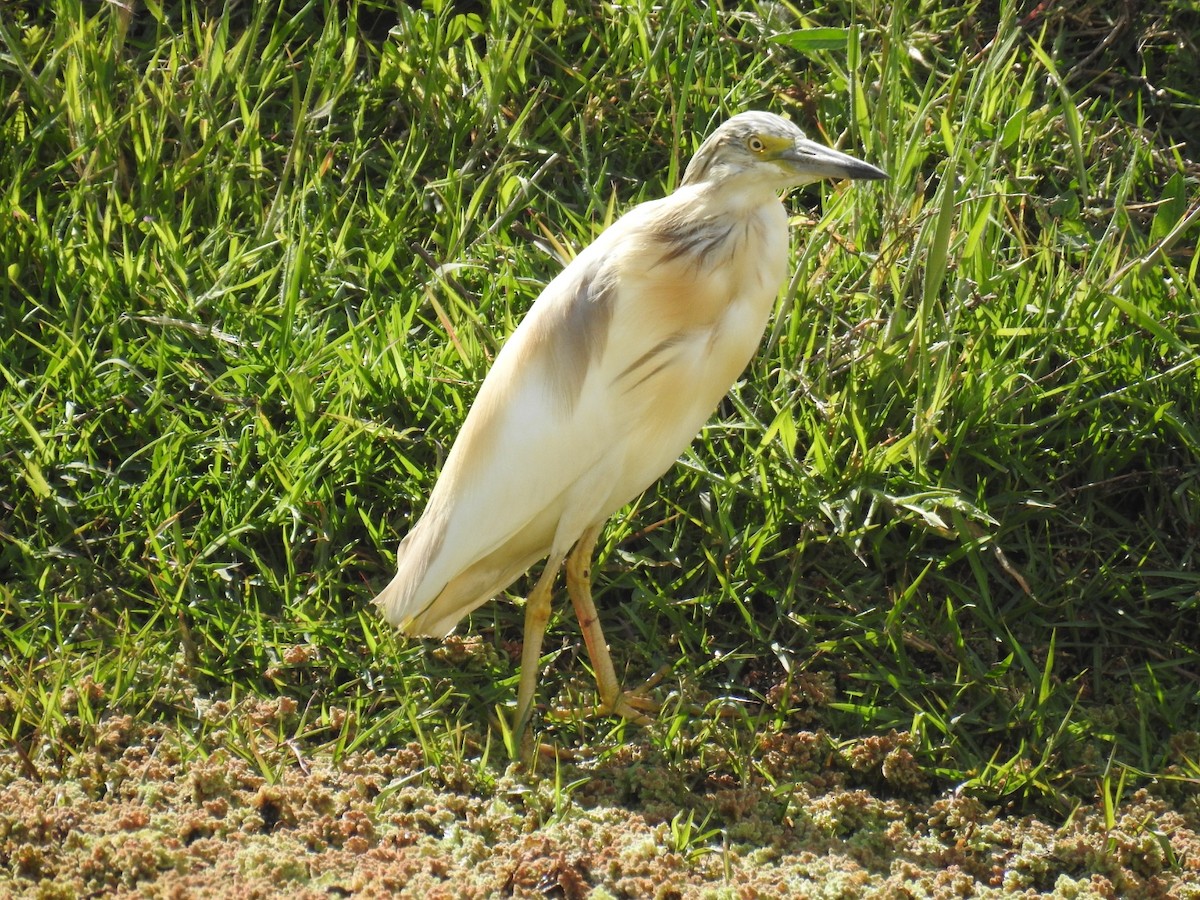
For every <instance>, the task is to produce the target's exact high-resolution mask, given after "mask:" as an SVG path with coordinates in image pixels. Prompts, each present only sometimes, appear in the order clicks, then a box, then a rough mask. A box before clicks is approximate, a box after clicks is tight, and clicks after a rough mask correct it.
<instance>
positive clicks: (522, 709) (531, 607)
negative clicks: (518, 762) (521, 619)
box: [513, 554, 563, 757]
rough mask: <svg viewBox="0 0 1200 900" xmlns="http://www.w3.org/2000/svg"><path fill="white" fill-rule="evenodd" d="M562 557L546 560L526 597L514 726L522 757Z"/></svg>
mask: <svg viewBox="0 0 1200 900" xmlns="http://www.w3.org/2000/svg"><path fill="white" fill-rule="evenodd" d="M562 560H563V558H562V554H558V555H557V556H551V557H550V558H549V559H548V560H546V568H545V569H543V570H542V574H541V577H540V578H538V580H537V584H535V585H534V586H533V590H532V591H531V592H530V594H529V597H528V598H526V600H525V645H524V646H523V647H522V648H521V681H520V684H519V686H518V687H517V717H516V720H515V723H514V726H513V734H514V736H515V737H516V739H517V741H518V742H519V743H520V745H521V747H522V748H523V749H522V754H521V755H522V756H523V757H527V756H528V750H529V748H528V747H527V746H526V737H527V736H528V732H529V719H530V717H531V716H532V715H533V695H534V692H535V691H536V690H537V678H538V668H539V667H540V664H541V661H542V639H543V638H544V637H545V636H546V623H547V622H549V621H550V597H551V594H552V592H553V591H554V579H555V578H556V577H557V576H558V569H559V566H561V565H562Z"/></svg>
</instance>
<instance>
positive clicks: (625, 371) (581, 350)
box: [375, 112, 887, 740]
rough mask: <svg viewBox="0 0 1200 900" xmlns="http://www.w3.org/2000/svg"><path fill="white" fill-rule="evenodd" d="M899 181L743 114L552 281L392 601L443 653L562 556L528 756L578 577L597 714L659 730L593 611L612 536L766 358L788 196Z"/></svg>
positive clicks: (578, 606) (504, 352)
mask: <svg viewBox="0 0 1200 900" xmlns="http://www.w3.org/2000/svg"><path fill="white" fill-rule="evenodd" d="M886 177H887V176H886V175H885V174H884V173H883V172H882V171H880V170H879V169H877V168H875V167H874V166H871V165H868V164H867V163H864V162H861V161H859V160H857V159H855V158H853V157H851V156H848V155H846V154H845V153H841V152H839V151H837V150H832V149H830V148H829V147H826V146H824V145H822V144H819V143H816V142H815V141H811V140H809V139H808V138H806V137H805V136H804V134H803V132H801V131H800V129H799V128H797V127H796V126H795V125H794V124H792V123H791V122H790V121H788V120H787V119H784V118H782V117H780V116H777V115H774V114H771V113H766V112H745V113H741V114H740V115H736V116H734V117H733V118H731V119H729V120H728V121H727V122H725V123H724V124H723V125H721V126H720V127H719V128H718V129H717V130H716V131H714V132H713V133H712V134H711V135H710V136H709V137H708V139H707V140H705V141H704V143H703V144H701V146H700V149H699V150H698V151H697V152H696V155H695V156H694V157H693V158H692V160H691V162H690V163H689V165H688V167H687V170H686V172H685V173H684V176H683V181H682V183H681V184H680V185H679V188H678V189H677V190H676V191H675V192H674V193H672V194H670V195H669V196H667V197H664V198H662V199H661V200H652V201H649V202H646V203H642V204H641V205H639V206H636V207H634V208H633V209H632V210H630V211H629V212H628V213H626V214H625V215H624V216H622V217H621V218H620V219H618V220H617V221H616V222H615V223H613V224H612V225H611V226H610V227H609V228H608V229H606V230H605V231H604V232H602V233H601V234H600V236H599V237H597V238H596V240H595V241H594V242H593V243H592V244H591V245H590V246H588V247H587V248H586V249H585V250H583V251H582V252H581V253H580V254H579V255H578V256H577V257H576V258H575V259H574V260H573V261H572V262H571V263H570V265H568V266H567V267H566V268H565V269H564V270H563V271H562V272H561V273H560V274H559V275H558V276H557V277H556V278H555V279H554V280H553V281H551V282H550V284H549V285H547V286H546V289H545V290H544V291H542V293H541V296H539V297H538V298H537V300H536V301H535V302H534V304H533V306H532V308H531V309H530V310H529V313H528V314H527V315H526V316H525V318H524V320H523V321H522V322H521V324H520V326H519V327H518V328H517V330H516V331H515V332H513V334H512V336H511V337H510V338H509V339H508V341H507V342H506V343H505V344H504V346H503V348H502V349H501V351H500V353H499V354H497V356H496V361H495V364H494V365H493V366H492V368H491V371H490V372H489V373H488V375H487V377H486V378H485V379H484V382H483V386H482V387H481V388H480V390H479V394H478V396H477V397H476V399H475V403H474V405H473V406H472V407H471V410H470V412H469V413H468V415H467V419H466V422H465V423H464V424H463V427H462V431H461V432H460V433H459V435H458V438H457V440H456V441H455V442H454V446H453V447H452V449H451V451H450V455H449V457H448V458H447V459H446V464H445V467H444V469H443V470H442V474H441V477H440V478H439V479H438V481H437V483H436V485H435V486H434V489H433V493H432V494H431V495H430V498H429V503H428V505H427V506H426V508H425V512H424V514H423V515H422V516H421V518H420V520H419V521H418V522H417V524H416V525H415V526H413V528H412V530H411V531H410V532H409V533H408V535H407V536H406V537H405V538H404V539H403V540H402V541H401V543H400V549H399V551H398V571H397V573H396V577H395V578H394V579H392V581H391V583H390V584H388V586H387V587H385V588H384V589H383V591H382V592H381V593H380V594H379V596H378V597H376V598H375V603H376V604H378V606H379V607H380V609H381V610H382V612H383V615H384V616H385V617H386V618H387V620H388V621H389V622H391V623H393V624H394V625H396V626H398V627H399V629H400V631H401V632H403V633H404V634H408V635H426V636H432V637H444V636H446V635H447V634H449V632H450V631H452V630H453V629H454V627H455V625H456V624H457V623H458V621H459V620H460V619H462V618H463V616H465V615H467V613H469V612H471V611H472V610H474V609H475V608H476V607H478V606H480V605H482V604H484V603H486V602H487V601H488V600H491V599H492V598H493V597H495V596H496V595H497V594H499V593H500V592H501V591H503V590H504V589H505V588H506V587H508V586H509V585H510V584H511V583H512V582H513V581H514V580H515V579H516V578H518V577H519V576H520V575H521V574H522V573H524V572H525V571H526V570H527V569H529V568H530V567H531V566H533V565H534V563H536V562H537V561H538V560H540V559H542V558H546V564H545V568H544V569H543V570H542V572H541V575H540V577H539V578H538V580H537V582H536V584H535V585H534V588H533V591H532V592H531V593H530V594H529V596H528V598H527V600H526V604H525V635H524V637H525V643H524V647H523V649H522V653H521V681H520V686H519V688H518V691H517V710H516V717H515V720H514V733H515V734H516V735H517V736H518V740H520V739H522V738H523V737H524V735H525V731H526V728H527V727H528V724H529V719H530V715H531V712H532V710H533V701H534V692H535V687H536V683H537V673H538V665H539V660H540V657H541V648H542V638H543V636H544V635H545V631H546V622H547V620H548V619H549V616H550V604H551V594H552V592H553V588H554V582H555V579H556V577H557V574H558V570H559V569H560V568H562V567H563V563H564V561H565V562H566V582H567V592H568V594H569V595H570V597H571V602H572V604H573V605H574V607H575V612H576V614H577V615H578V617H579V624H580V627H581V629H582V631H583V638H584V641H585V643H586V645H587V650H588V655H589V656H590V657H591V660H592V667H593V669H594V670H595V676H596V683H597V687H598V690H599V694H600V704H599V710H600V711H601V712H603V713H609V714H615V715H620V716H623V717H625V718H627V719H631V720H634V721H638V722H645V721H646V720H647V717H646V715H645V713H644V710H646V709H648V708H650V707H651V706H652V705H651V704H649V703H648V702H646V700H645V698H643V697H642V696H640V695H638V694H636V693H633V692H631V693H625V692H623V691H622V688H621V685H620V682H619V680H618V679H617V675H616V672H615V670H614V668H613V663H612V659H611V657H610V656H609V651H608V645H607V644H606V643H605V640H604V634H603V632H602V631H601V627H600V621H599V619H598V617H597V614H596V607H595V604H594V603H593V602H592V594H591V570H590V565H591V558H592V551H593V549H594V547H595V544H596V539H597V537H598V536H599V534H600V529H601V528H602V527H603V525H604V522H605V520H606V519H607V518H608V517H609V516H610V515H612V513H613V512H615V511H616V510H618V509H620V508H621V507H622V506H624V505H625V504H627V503H629V502H630V501H631V500H633V499H634V498H636V497H637V496H638V495H639V494H640V493H641V492H642V491H644V490H645V489H646V488H647V487H649V486H650V485H651V484H652V483H653V482H654V481H655V479H657V478H658V477H659V476H660V475H662V474H663V473H664V472H665V471H666V470H667V469H668V468H669V467H670V466H671V464H672V463H673V462H674V461H675V460H676V458H677V457H678V456H679V455H680V453H681V452H682V451H683V450H684V448H685V447H686V446H687V445H688V443H689V442H690V441H691V440H692V438H693V437H695V435H696V433H697V432H698V431H699V430H700V428H701V427H702V426H703V425H704V422H705V421H706V420H707V419H708V417H709V416H710V415H712V412H713V410H714V409H716V406H717V404H718V403H719V402H720V400H721V398H722V397H723V396H724V395H725V393H726V392H727V391H728V390H729V388H730V387H731V386H732V385H733V382H734V380H735V379H736V378H737V377H738V375H739V374H740V373H741V371H742V370H743V369H744V368H745V367H746V364H747V363H748V362H749V361H750V358H751V356H752V355H753V354H754V351H755V348H756V347H757V346H758V344H759V341H760V340H761V339H762V335H763V331H764V330H765V328H766V324H767V319H768V316H769V314H770V312H771V308H772V306H773V305H774V302H775V298H776V296H777V295H778V293H779V289H780V287H781V285H782V284H783V282H784V280H785V278H786V276H787V271H788V218H787V213H786V211H785V210H784V206H783V203H782V202H781V200H780V195H781V194H782V193H783V192H784V191H786V190H788V189H789V188H792V187H795V186H797V185H802V184H807V183H809V182H813V181H817V180H820V179H824V178H831V179H841V178H858V179H879V178H886Z"/></svg>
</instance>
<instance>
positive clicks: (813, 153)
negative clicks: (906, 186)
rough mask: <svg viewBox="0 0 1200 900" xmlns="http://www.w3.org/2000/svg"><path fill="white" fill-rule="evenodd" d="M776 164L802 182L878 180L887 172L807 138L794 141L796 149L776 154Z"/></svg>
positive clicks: (885, 176) (885, 175) (791, 148)
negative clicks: (853, 179)
mask: <svg viewBox="0 0 1200 900" xmlns="http://www.w3.org/2000/svg"><path fill="white" fill-rule="evenodd" d="M779 162H780V163H781V164H782V165H783V166H784V168H786V169H787V170H788V171H790V172H792V173H793V174H795V175H796V176H797V177H798V178H801V179H803V180H804V182H809V181H818V180H819V179H822V178H833V179H840V178H859V179H866V180H869V181H878V180H880V179H883V178H887V177H888V176H887V173H886V172H884V171H883V170H882V169H877V168H875V167H874V166H873V165H871V164H870V163H865V162H863V161H862V160H860V159H855V158H854V157H853V156H850V155H849V154H846V153H842V152H841V151H840V150H834V149H833V148H832V147H826V146H825V145H824V144H818V143H817V142H816V141H810V140H809V139H808V138H801V139H800V140H798V141H796V143H795V146H793V147H789V148H788V149H787V150H784V151H783V153H781V154H780V155H779Z"/></svg>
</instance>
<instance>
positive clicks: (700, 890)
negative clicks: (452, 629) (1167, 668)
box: [0, 702, 1200, 898]
mask: <svg viewBox="0 0 1200 900" xmlns="http://www.w3.org/2000/svg"><path fill="white" fill-rule="evenodd" d="M229 712H230V711H229V710H228V709H225V710H224V711H223V713H224V714H228V713H229ZM240 712H241V716H240V718H239V721H241V722H243V723H247V722H249V723H252V724H254V725H257V726H258V727H259V728H260V730H259V731H258V732H255V731H254V730H253V728H249V729H247V730H246V731H245V732H244V733H243V734H242V737H241V738H240V739H238V738H237V737H236V736H235V735H231V734H224V735H222V734H217V733H213V734H210V735H208V738H206V741H209V742H210V743H213V744H216V745H218V746H226V747H240V748H241V749H242V750H243V751H244V752H238V753H231V752H229V751H228V750H216V751H211V750H208V749H205V746H204V742H201V741H198V740H197V738H196V736H195V735H193V734H186V733H183V732H180V731H173V730H170V729H167V728H164V727H162V726H158V725H154V726H143V725H140V724H138V723H137V722H136V721H135V720H134V719H133V718H131V717H129V716H113V717H111V718H109V719H107V720H102V721H101V722H100V723H98V724H96V725H94V726H91V727H90V728H87V727H83V726H80V728H79V731H80V738H81V740H80V744H79V745H80V746H83V745H86V746H88V747H89V749H86V750H82V751H80V750H76V749H71V747H70V746H68V745H67V744H66V743H63V742H58V743H56V744H47V745H46V746H41V747H27V746H22V745H11V746H9V747H6V748H4V749H3V750H2V751H0V896H4V897H10V896H11V897H46V898H49V897H56V898H57V897H97V896H116V897H163V898H168V897H169V898H189V897H197V898H199V897H204V898H210V897H214V898H215V897H236V898H254V897H263V898H267V897H289V898H317V897H323V898H324V897H356V898H373V897H391V896H411V897H428V898H450V897H492V896H517V897H545V896H550V897H567V898H576V897H593V898H608V897H637V898H642V897H656V898H676V897H680V898H682V897H730V898H754V897H812V898H859V897H864V898H866V897H877V898H896V897H935V898H951V897H955V898H957V897H1041V896H1052V897H1063V898H1085V897H1088V898H1090V897H1103V898H1115V897H1129V898H1159V897H1163V898H1200V837H1198V834H1200V792H1198V791H1197V790H1196V787H1195V785H1192V784H1191V783H1189V782H1186V781H1167V782H1161V783H1155V784H1150V785H1148V786H1143V787H1140V788H1137V789H1131V790H1130V791H1129V792H1128V794H1127V795H1126V796H1124V797H1123V798H1121V802H1120V803H1119V805H1118V806H1116V808H1113V809H1110V810H1109V811H1108V813H1107V814H1106V812H1105V810H1104V809H1103V806H1102V805H1097V806H1089V805H1081V806H1079V807H1078V808H1077V809H1076V810H1075V812H1074V813H1073V814H1070V813H1068V814H1065V815H1051V814H1044V815H1042V816H1038V815H1033V814H1023V815H1017V814H1014V813H1012V812H1006V811H1005V810H1004V809H1002V808H1001V807H998V806H992V805H989V804H988V803H985V802H983V801H981V800H980V799H977V798H975V797H973V796H970V795H969V794H968V793H966V792H957V793H956V792H955V791H954V790H948V789H939V788H936V787H932V786H930V785H929V784H928V783H927V780H926V779H925V777H924V776H923V775H922V773H921V772H920V770H919V769H918V768H917V766H916V765H915V764H914V761H913V759H912V756H911V754H910V753H909V752H908V750H907V742H908V739H907V737H906V736H905V735H903V734H892V735H889V736H884V737H876V738H869V739H865V740H862V741H859V742H856V743H851V744H849V745H847V744H844V743H839V742H835V741H832V740H831V739H830V738H829V736H828V735H825V734H823V733H821V732H819V731H818V732H810V731H796V732H794V733H773V734H764V735H762V736H761V737H760V738H759V739H758V744H757V746H756V747H755V748H754V752H753V753H752V754H751V758H750V759H749V760H748V762H749V764H748V765H742V764H738V763H737V760H735V759H733V758H732V756H731V757H730V759H729V760H728V765H726V766H720V765H714V759H717V758H716V757H714V755H713V753H712V752H711V751H709V752H707V753H706V754H705V759H704V762H703V765H700V764H699V763H698V762H697V756H696V755H695V754H691V753H688V752H686V749H685V751H684V752H680V753H678V754H675V755H673V756H672V757H671V758H669V759H668V758H665V757H663V756H662V753H661V751H655V750H652V749H650V748H649V746H647V745H638V744H630V745H626V746H623V747H620V748H616V749H613V748H609V749H607V750H600V749H597V748H585V749H584V750H583V751H582V752H580V753H578V754H577V756H576V758H575V760H574V761H571V762H563V761H561V760H560V761H559V763H558V764H557V765H556V764H555V763H554V761H552V760H545V759H544V760H542V761H541V762H540V768H539V770H538V771H537V772H536V773H535V774H534V775H533V776H530V775H528V774H526V773H523V772H522V771H521V770H520V769H519V768H518V767H516V766H510V767H509V768H507V769H505V768H504V767H503V765H501V764H499V763H496V762H489V763H486V764H481V763H479V761H478V760H476V759H471V758H469V756H468V757H465V758H462V759H460V760H458V761H457V762H447V761H445V760H443V761H441V762H440V763H437V764H431V763H430V761H429V760H428V759H427V758H426V755H425V753H424V752H423V751H422V749H421V747H420V746H418V745H415V744H414V745H411V746H407V747H403V748H399V749H395V750H390V751H387V752H376V751H368V752H351V753H347V754H344V755H343V756H342V757H341V758H340V759H339V760H337V761H336V762H335V761H334V760H333V756H332V754H329V753H323V754H319V755H309V754H306V753H305V752H304V751H303V749H302V748H300V747H298V746H296V745H295V744H294V743H289V742H286V741H284V742H280V741H278V740H273V739H272V738H271V737H270V735H271V734H272V729H271V723H272V719H273V717H275V716H277V715H278V714H279V712H280V711H279V710H278V709H277V708H274V707H272V705H270V704H262V703H261V702H259V705H258V706H256V707H255V708H253V709H251V710H249V711H248V712H247V710H246V709H244V708H243V709H242V710H241V711H240ZM84 737H86V738H87V739H86V741H85V740H83V738H84ZM239 741H240V743H239ZM717 761H718V762H719V759H718V760H717ZM742 762H743V763H745V762H747V760H745V759H743V760H742Z"/></svg>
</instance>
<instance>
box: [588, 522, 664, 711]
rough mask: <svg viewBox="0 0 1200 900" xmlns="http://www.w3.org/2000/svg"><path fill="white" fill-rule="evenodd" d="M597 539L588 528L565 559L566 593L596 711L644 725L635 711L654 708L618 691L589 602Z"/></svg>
mask: <svg viewBox="0 0 1200 900" xmlns="http://www.w3.org/2000/svg"><path fill="white" fill-rule="evenodd" d="M599 536H600V525H591V526H589V527H588V529H587V530H586V531H585V532H584V533H583V534H582V535H580V537H579V540H578V541H576V542H575V546H574V547H573V548H572V549H571V552H570V554H569V555H568V556H567V593H568V594H570V595H571V603H572V605H573V606H574V607H575V615H576V616H578V617H579V627H580V628H581V629H582V630H583V640H584V643H585V644H587V652H588V656H589V657H591V660H592V669H593V670H594V671H595V673H596V688H597V690H598V691H599V692H600V706H599V709H598V710H597V711H598V712H599V713H600V714H602V715H605V714H611V715H617V716H620V717H621V718H623V719H626V720H628V721H630V722H634V723H636V724H638V725H648V724H650V722H651V719H650V717H649V716H647V715H646V714H645V713H644V712H642V711H641V709H639V708H638V707H641V708H642V709H647V710H656V709H657V708H658V705H657V704H656V703H654V702H653V701H652V700H650V699H649V698H646V697H642V696H640V695H638V694H636V693H626V692H625V691H623V690H622V689H621V682H620V681H618V680H617V672H616V669H614V668H613V662H612V656H611V655H610V654H609V652H608V643H607V642H606V641H605V640H604V631H603V630H602V629H601V627H600V617H599V615H597V613H596V604H595V603H593V602H592V551H593V550H594V549H595V547H596V539H597V538H598V537H599Z"/></svg>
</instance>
